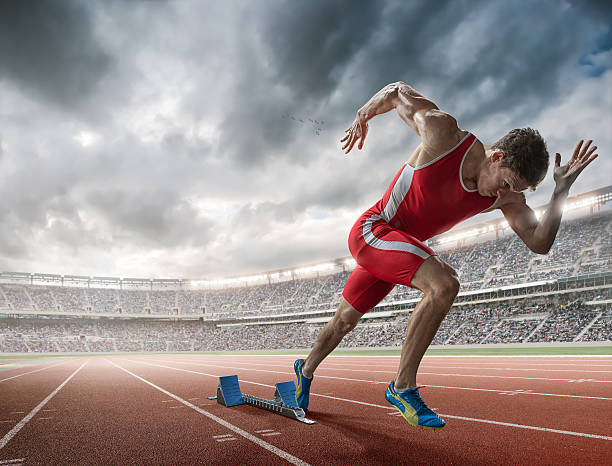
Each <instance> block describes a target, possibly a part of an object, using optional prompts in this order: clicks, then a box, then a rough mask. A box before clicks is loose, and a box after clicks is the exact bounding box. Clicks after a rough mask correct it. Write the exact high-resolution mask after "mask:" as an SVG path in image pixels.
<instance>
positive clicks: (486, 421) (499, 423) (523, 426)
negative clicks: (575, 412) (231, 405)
mask: <svg viewBox="0 0 612 466" xmlns="http://www.w3.org/2000/svg"><path fill="white" fill-rule="evenodd" d="M129 361H131V362H136V363H140V364H145V365H147V366H153V367H163V368H167V369H172V370H176V371H180V372H190V373H192V374H201V375H205V376H208V377H215V378H218V377H219V376H218V375H212V374H205V373H203V372H198V371H191V370H188V369H181V368H178V367H171V366H162V365H160V364H151V363H146V362H143V361H139V360H129ZM117 367H118V366H117ZM124 370H126V369H124ZM240 382H241V383H249V384H253V385H259V386H263V387H270V388H274V387H275V386H274V385H269V384H265V383H260V382H251V381H249V380H243V379H240ZM310 394H311V395H313V396H320V397H323V398H329V399H332V400H338V401H345V402H347V403H355V404H360V405H364V406H373V407H375V408H382V409H386V410H394V409H397V408H395V407H391V406H383V405H379V404H375V403H368V402H365V401H358V400H351V399H348V398H340V397H336V396H330V395H322V394H319V393H312V392H311V393H310ZM439 414H440V416H445V417H448V418H451V419H460V420H464V421H470V422H480V423H485V424H495V425H500V426H506V427H515V428H518V429H528V430H537V431H543V432H551V433H555V434H563V435H573V436H578V437H587V438H594V439H601V440H612V437H610V436H606V435H599V434H587V433H584V432H573V431H570V430H560V429H550V428H548V427H538V426H528V425H524V424H515V423H511V422H503V421H493V420H490V419H480V418H472V417H464V416H455V415H452V414H442V413H439Z"/></svg>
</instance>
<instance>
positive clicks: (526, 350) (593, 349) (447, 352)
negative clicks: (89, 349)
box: [0, 345, 612, 362]
mask: <svg viewBox="0 0 612 466" xmlns="http://www.w3.org/2000/svg"><path fill="white" fill-rule="evenodd" d="M308 351H309V350H308V349H292V350H268V351H210V352H197V351H196V352H191V351H188V352H176V353H166V352H161V353H63V354H62V353H60V354H49V353H45V354H25V355H24V354H11V353H1V354H0V359H2V360H3V361H4V362H8V361H9V360H15V361H23V360H28V359H44V358H65V357H71V358H72V357H91V356H97V355H100V356H102V355H106V356H110V355H134V356H135V355H147V354H157V355H163V354H219V355H223V354H235V355H240V354H261V355H275V354H278V355H283V354H287V355H289V354H290V355H295V354H307V353H308ZM399 354H400V349H399V348H390V349H354V350H352V349H338V350H335V351H334V352H332V353H331V355H332V356H399ZM425 355H426V356H453V355H464V356H516V355H524V356H553V355H562V356H574V355H576V356H578V355H579V356H583V355H598V356H612V345H607V346H606V345H602V346H535V347H534V346H525V347H521V346H512V347H508V348H503V347H487V346H483V347H482V348H461V347H455V348H430V349H428V350H427V352H426V353H425Z"/></svg>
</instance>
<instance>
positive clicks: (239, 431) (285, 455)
mask: <svg viewBox="0 0 612 466" xmlns="http://www.w3.org/2000/svg"><path fill="white" fill-rule="evenodd" d="M104 360H105V361H107V362H109V363H110V364H112V365H113V366H115V367H117V368H119V369H121V370H122V371H124V372H127V373H128V374H130V375H132V376H134V377H136V378H137V379H138V380H140V381H142V382H144V383H146V384H147V385H150V386H151V387H153V388H155V389H156V390H159V391H160V392H162V393H164V394H165V395H168V396H169V397H170V398H174V399H175V400H176V401H178V402H180V403H183V404H184V405H185V406H187V407H189V408H191V409H193V410H195V411H197V412H198V413H200V414H203V415H204V416H206V417H208V418H209V419H212V420H213V421H215V422H217V423H219V424H221V425H222V426H224V427H227V428H228V429H229V430H231V431H232V432H235V433H237V434H238V435H240V436H242V437H244V438H246V439H247V440H250V441H251V442H253V443H255V444H257V445H259V446H260V447H262V448H265V449H266V450H268V451H269V452H271V453H274V454H275V455H276V456H279V457H280V458H283V459H285V460H287V461H289V462H290V463H292V464H297V465H304V466H308V463H306V462H305V461H302V460H301V459H299V458H297V457H295V456H293V455H291V454H290V453H288V452H286V451H284V450H281V449H280V448H278V447H275V446H274V445H272V444H270V443H268V442H265V441H263V440H262V439H260V438H258V437H255V436H254V435H251V434H249V433H248V432H246V431H244V430H242V429H241V428H240V427H236V426H235V425H233V424H230V423H229V422H227V421H226V420H224V419H221V418H220V417H217V416H215V415H214V414H211V413H209V412H208V411H204V410H203V409H202V408H199V407H198V406H195V405H193V404H191V403H190V402H189V401H187V400H184V399H183V398H181V397H180V396H177V395H175V394H173V393H170V392H169V391H167V390H164V389H163V388H161V387H158V386H157V385H155V384H154V383H153V382H149V381H148V380H146V379H143V378H142V377H140V376H139V375H136V374H134V373H133V372H130V371H129V370H127V369H126V368H124V367H121V366H119V365H117V364H115V363H114V362H113V361H110V360H108V359H104Z"/></svg>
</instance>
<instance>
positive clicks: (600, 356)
mask: <svg viewBox="0 0 612 466" xmlns="http://www.w3.org/2000/svg"><path fill="white" fill-rule="evenodd" d="M341 349H342V348H341ZM308 351H310V350H307V349H305V350H304V351H302V352H296V353H291V354H239V353H234V354H202V355H203V356H205V357H218V358H228V357H229V358H233V357H241V358H242V357H250V358H262V357H263V358H266V357H267V358H288V359H291V358H296V357H300V358H302V357H304V355H305V354H308ZM400 351H401V348H397V354H393V355H376V354H372V355H368V356H364V355H363V354H333V355H331V356H327V358H326V359H330V358H331V359H336V358H361V359H371V358H374V359H379V358H395V359H399V357H400ZM611 351H612V350H611ZM196 354H198V353H196ZM444 358H451V359H457V358H459V359H461V358H465V359H479V358H483V359H510V360H513V359H516V358H525V359H528V358H535V359H546V358H553V359H561V358H563V359H564V360H566V361H576V362H583V361H584V360H585V359H588V358H593V359H594V361H593V362H601V359H610V358H612V354H511V355H497V354H447V355H433V354H427V355H425V356H424V357H423V361H425V360H427V359H444Z"/></svg>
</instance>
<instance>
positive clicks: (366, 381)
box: [151, 358, 612, 385]
mask: <svg viewBox="0 0 612 466" xmlns="http://www.w3.org/2000/svg"><path fill="white" fill-rule="evenodd" d="M151 360H153V361H158V362H168V361H165V360H163V359H162V360H159V359H153V358H151ZM171 362H174V363H175V364H191V365H194V366H206V367H219V368H222V369H233V370H244V371H254V372H270V373H273V374H286V375H291V376H293V375H294V373H293V372H285V371H273V370H269V369H254V368H250V367H236V366H222V365H219V364H207V363H196V362H193V363H190V362H183V361H171ZM348 370H354V369H348ZM372 372H374V371H372ZM384 372H391V371H384ZM395 372H396V371H393V373H395ZM418 375H432V376H440V377H476V378H493V379H521V380H546V381H553V382H558V381H561V382H576V380H582V381H583V382H593V383H612V380H596V379H551V378H546V377H520V376H516V375H507V376H503V375H476V374H443V373H438V372H420V371H419V372H418ZM317 377H319V378H323V379H338V380H347V381H350V382H365V383H384V384H387V385H388V384H389V382H388V381H387V382H380V381H374V380H365V379H352V378H348V377H339V376H334V375H322V374H317ZM426 385H428V384H426Z"/></svg>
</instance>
